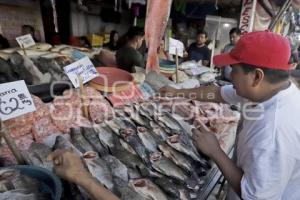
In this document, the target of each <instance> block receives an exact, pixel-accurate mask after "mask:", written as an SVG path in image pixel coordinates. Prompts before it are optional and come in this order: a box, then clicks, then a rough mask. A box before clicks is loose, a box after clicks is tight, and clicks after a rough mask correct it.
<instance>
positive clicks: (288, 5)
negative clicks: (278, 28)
mask: <svg viewBox="0 0 300 200" xmlns="http://www.w3.org/2000/svg"><path fill="white" fill-rule="evenodd" d="M291 4H292V0H287V1H286V2H285V3H284V4H283V6H282V7H281V9H280V10H279V12H278V13H277V15H276V16H275V18H274V19H273V20H272V21H271V23H270V26H269V30H272V31H273V29H274V27H275V25H276V23H277V22H278V20H280V18H281V17H282V15H283V14H284V12H285V11H286V10H287V9H289V7H290V6H291Z"/></svg>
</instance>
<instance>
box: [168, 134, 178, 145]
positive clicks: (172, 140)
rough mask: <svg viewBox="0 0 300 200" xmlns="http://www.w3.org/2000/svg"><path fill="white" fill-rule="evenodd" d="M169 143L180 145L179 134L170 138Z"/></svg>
mask: <svg viewBox="0 0 300 200" xmlns="http://www.w3.org/2000/svg"><path fill="white" fill-rule="evenodd" d="M167 141H168V142H170V143H171V144H176V143H178V142H179V134H175V135H172V136H170V137H168V139H167Z"/></svg>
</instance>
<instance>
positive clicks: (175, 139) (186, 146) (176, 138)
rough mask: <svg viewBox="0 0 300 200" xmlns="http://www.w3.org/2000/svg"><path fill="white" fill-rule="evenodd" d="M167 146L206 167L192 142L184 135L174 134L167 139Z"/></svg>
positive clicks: (206, 163)
mask: <svg viewBox="0 0 300 200" xmlns="http://www.w3.org/2000/svg"><path fill="white" fill-rule="evenodd" d="M167 143H168V145H170V146H171V147H173V148H174V149H176V150H177V151H179V152H181V153H184V154H185V155H188V156H190V157H191V158H192V159H193V160H195V161H197V162H198V163H200V164H201V165H202V166H204V167H206V166H208V165H209V164H208V162H207V161H206V160H205V159H204V158H202V157H201V156H200V154H199V153H198V151H197V149H196V147H195V146H194V143H193V141H192V140H191V139H190V138H189V137H188V135H186V134H183V133H182V134H175V135H173V136H170V137H169V138H168V139H167Z"/></svg>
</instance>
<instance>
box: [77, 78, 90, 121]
mask: <svg viewBox="0 0 300 200" xmlns="http://www.w3.org/2000/svg"><path fill="white" fill-rule="evenodd" d="M77 78H78V80H79V85H80V96H81V103H82V111H83V116H84V117H85V118H87V119H89V111H88V107H87V105H86V104H85V99H86V94H85V90H84V88H83V81H82V78H81V77H80V76H77Z"/></svg>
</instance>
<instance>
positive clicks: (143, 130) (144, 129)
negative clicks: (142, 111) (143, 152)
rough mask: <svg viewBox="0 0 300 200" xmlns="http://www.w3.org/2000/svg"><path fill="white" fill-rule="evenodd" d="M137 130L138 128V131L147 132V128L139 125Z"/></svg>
mask: <svg viewBox="0 0 300 200" xmlns="http://www.w3.org/2000/svg"><path fill="white" fill-rule="evenodd" d="M137 130H138V132H139V133H146V132H147V129H146V128H145V127H142V126H139V127H138V128H137Z"/></svg>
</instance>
